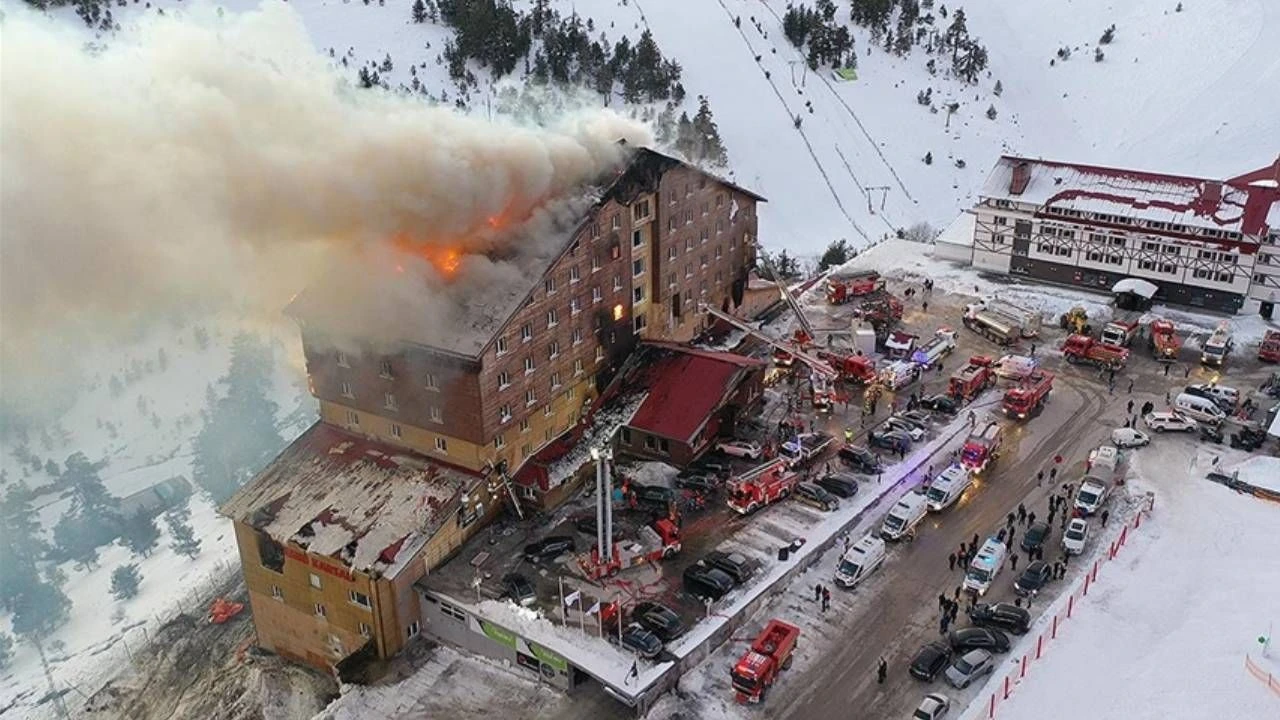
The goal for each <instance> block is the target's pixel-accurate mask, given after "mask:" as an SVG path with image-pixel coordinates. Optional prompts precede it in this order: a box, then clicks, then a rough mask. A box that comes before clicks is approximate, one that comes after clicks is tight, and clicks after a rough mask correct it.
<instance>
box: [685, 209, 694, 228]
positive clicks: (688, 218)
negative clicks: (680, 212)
mask: <svg viewBox="0 0 1280 720" xmlns="http://www.w3.org/2000/svg"><path fill="white" fill-rule="evenodd" d="M684 224H685V225H692V224H693V211H692V210H685V211H684Z"/></svg>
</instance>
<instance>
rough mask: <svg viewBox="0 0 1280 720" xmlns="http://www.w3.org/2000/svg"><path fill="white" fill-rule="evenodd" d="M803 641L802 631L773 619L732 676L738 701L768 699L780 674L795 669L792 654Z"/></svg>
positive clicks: (748, 701) (739, 662) (734, 669)
mask: <svg viewBox="0 0 1280 720" xmlns="http://www.w3.org/2000/svg"><path fill="white" fill-rule="evenodd" d="M799 640H800V628H798V627H796V626H795V625H792V624H791V623H785V622H782V621H781V620H770V621H769V624H767V625H765V626H764V630H762V631H761V632H760V635H759V636H758V637H756V639H755V642H753V643H751V649H750V650H747V652H745V653H744V654H743V655H742V657H740V658H738V662H737V663H736V664H734V666H733V670H732V671H731V673H730V678H731V679H732V681H733V689H734V692H735V694H736V696H737V699H738V702H745V703H758V702H760V701H762V700H764V698H765V695H766V694H767V693H768V691H769V688H770V687H771V686H772V685H773V683H774V681H775V680H777V679H778V673H780V672H782V671H783V670H786V669H787V668H789V667H791V654H792V653H793V652H794V651H795V649H796V643H797V642H798V641H799Z"/></svg>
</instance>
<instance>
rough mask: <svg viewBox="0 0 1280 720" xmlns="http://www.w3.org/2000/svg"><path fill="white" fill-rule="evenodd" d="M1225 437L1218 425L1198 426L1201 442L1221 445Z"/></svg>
mask: <svg viewBox="0 0 1280 720" xmlns="http://www.w3.org/2000/svg"><path fill="white" fill-rule="evenodd" d="M1225 437H1226V436H1225V435H1224V434H1223V432H1222V427H1221V426H1219V425H1201V426H1200V439H1201V440H1205V441H1207V442H1211V443H1217V444H1218V445H1221V444H1222V441H1223V439H1224V438H1225Z"/></svg>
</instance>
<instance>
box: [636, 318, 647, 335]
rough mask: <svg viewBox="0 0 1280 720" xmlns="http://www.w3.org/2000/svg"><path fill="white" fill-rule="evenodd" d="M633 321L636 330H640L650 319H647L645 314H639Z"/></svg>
mask: <svg viewBox="0 0 1280 720" xmlns="http://www.w3.org/2000/svg"><path fill="white" fill-rule="evenodd" d="M633 322H634V323H635V328H636V332H640V331H641V330H643V329H644V328H645V325H647V324H648V322H649V321H648V320H646V319H645V316H644V315H637V316H635V319H634V320H633Z"/></svg>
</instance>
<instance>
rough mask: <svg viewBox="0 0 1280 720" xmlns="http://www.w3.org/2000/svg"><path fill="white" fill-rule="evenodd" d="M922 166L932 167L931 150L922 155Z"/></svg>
mask: <svg viewBox="0 0 1280 720" xmlns="http://www.w3.org/2000/svg"><path fill="white" fill-rule="evenodd" d="M924 164H925V165H932V164H933V151H932V150H930V151H929V152H926V153H925V154H924Z"/></svg>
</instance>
